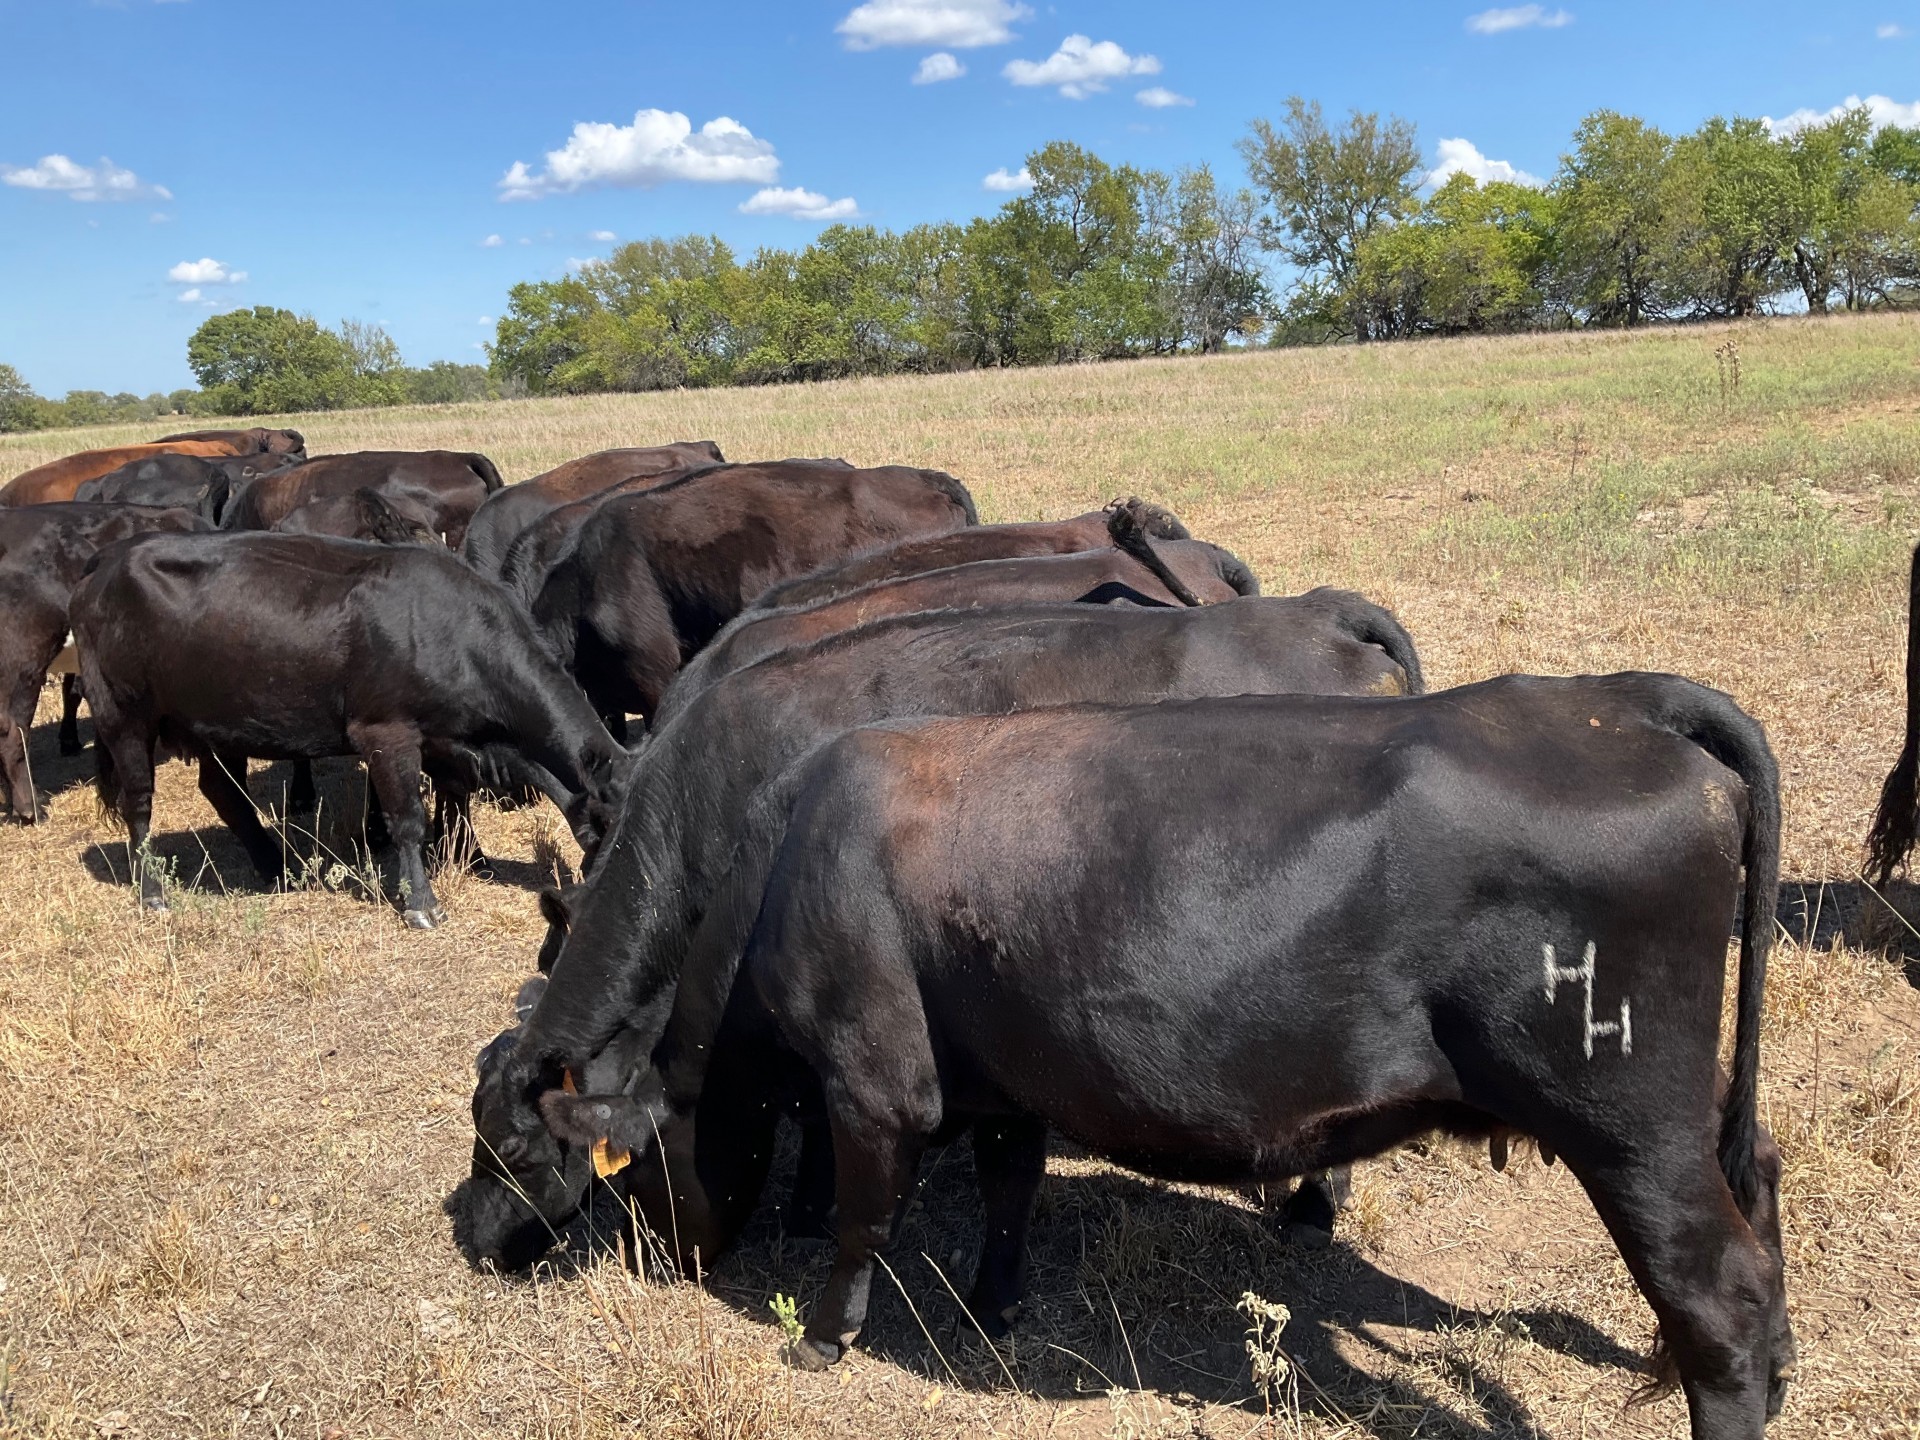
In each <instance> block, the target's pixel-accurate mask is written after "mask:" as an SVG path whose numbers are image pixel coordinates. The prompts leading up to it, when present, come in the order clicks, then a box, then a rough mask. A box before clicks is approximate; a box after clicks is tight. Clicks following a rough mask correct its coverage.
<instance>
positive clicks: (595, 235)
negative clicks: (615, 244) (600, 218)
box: [587, 230, 619, 245]
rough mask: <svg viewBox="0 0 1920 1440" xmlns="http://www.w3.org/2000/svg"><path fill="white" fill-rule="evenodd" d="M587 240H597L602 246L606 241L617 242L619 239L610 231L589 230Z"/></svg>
mask: <svg viewBox="0 0 1920 1440" xmlns="http://www.w3.org/2000/svg"><path fill="white" fill-rule="evenodd" d="M587 238H588V239H589V240H598V241H600V242H601V243H602V244H603V245H604V244H605V243H606V242H607V241H609V240H617V239H618V238H619V237H618V236H617V235H615V234H614V233H613V232H612V231H611V230H589V231H588V232H587Z"/></svg>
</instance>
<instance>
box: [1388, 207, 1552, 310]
mask: <svg viewBox="0 0 1920 1440" xmlns="http://www.w3.org/2000/svg"><path fill="white" fill-rule="evenodd" d="M1557 214H1558V206H1557V203H1556V201H1555V199H1554V197H1553V196H1552V195H1551V194H1550V193H1548V192H1547V191H1545V190H1541V189H1536V188H1534V187H1532V186H1528V185H1518V184H1514V183H1512V182H1509V181H1490V182H1488V183H1487V184H1485V185H1481V184H1478V183H1476V182H1475V181H1474V179H1473V177H1472V176H1470V175H1465V174H1456V175H1453V176H1451V177H1449V178H1448V180H1447V183H1446V184H1445V185H1442V186H1441V187H1440V188H1439V189H1438V190H1436V191H1435V192H1434V193H1433V195H1432V196H1431V197H1429V199H1428V200H1427V201H1426V202H1425V204H1423V205H1422V206H1421V207H1420V210H1419V213H1418V214H1417V215H1415V216H1413V217H1412V218H1410V219H1409V220H1408V222H1407V223H1405V224H1403V225H1397V226H1394V227H1392V228H1390V229H1384V230H1379V231H1376V232H1375V233H1374V234H1373V235H1371V236H1369V237H1368V238H1367V240H1366V242H1365V243H1364V244H1363V245H1362V246H1361V249H1360V265H1359V274H1358V278H1357V280H1356V287H1357V290H1358V292H1359V294H1360V296H1361V297H1362V298H1363V300H1364V303H1365V304H1366V305H1367V307H1368V310H1369V313H1370V316H1371V321H1370V323H1371V325H1372V327H1373V329H1374V331H1375V333H1377V334H1379V335H1381V336H1383V337H1389V336H1405V335H1423V334H1441V335H1458V334H1479V333H1487V332H1497V331H1511V330H1519V329H1523V328H1526V327H1528V326H1537V325H1542V324H1545V323H1548V322H1549V319H1550V315H1549V311H1548V306H1547V298H1546V293H1545V280H1546V276H1547V274H1548V272H1549V269H1550V266H1551V263H1552V259H1553V243H1554V228H1555V222H1556V218H1557Z"/></svg>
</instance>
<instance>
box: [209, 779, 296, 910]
mask: <svg viewBox="0 0 1920 1440" xmlns="http://www.w3.org/2000/svg"><path fill="white" fill-rule="evenodd" d="M200 793H201V794H202V795H204V796H206V797H207V803H208V804H209V805H211V806H213V811H214V814H216V815H218V816H219V817H220V820H221V823H222V824H224V825H225V826H226V827H227V829H229V830H231V831H232V832H233V835H234V838H235V839H236V840H238V841H239V842H240V844H241V847H242V848H243V849H245V850H246V852H247V858H248V859H249V860H251V861H252V862H253V868H254V869H255V870H257V871H259V872H260V878H261V879H262V880H264V881H266V882H267V883H268V884H269V885H277V884H280V883H281V882H282V881H284V880H285V879H286V878H287V857H286V852H285V850H283V849H282V848H281V845H280V842H279V841H278V840H276V839H275V838H274V836H273V832H272V831H270V830H268V829H267V827H266V826H265V825H262V824H261V823H260V813H259V812H258V811H257V810H255V809H254V808H253V797H252V796H251V795H249V794H248V793H247V757H246V756H245V755H236V754H231V753H228V752H224V751H215V750H203V751H202V752H201V754H200Z"/></svg>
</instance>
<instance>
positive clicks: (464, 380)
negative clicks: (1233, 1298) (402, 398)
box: [397, 360, 500, 405]
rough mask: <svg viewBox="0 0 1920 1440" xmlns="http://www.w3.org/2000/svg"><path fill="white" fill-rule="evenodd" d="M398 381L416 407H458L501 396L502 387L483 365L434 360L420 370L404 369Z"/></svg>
mask: <svg viewBox="0 0 1920 1440" xmlns="http://www.w3.org/2000/svg"><path fill="white" fill-rule="evenodd" d="M397 378H398V379H399V381H400V383H401V385H402V386H403V387H404V388H405V391H406V398H407V400H408V401H409V402H411V403H412V404H415V405H458V404H462V403H465V402H470V401H475V400H497V399H498V398H499V397H500V385H499V383H498V382H497V381H495V380H494V378H493V377H492V376H491V375H489V374H488V373H487V367H486V366H484V365H456V364H455V363H454V362H453V361H451V360H435V361H434V362H433V363H432V364H431V365H427V366H424V367H422V368H421V369H417V370H414V369H403V370H401V371H400V372H399V374H398V377H397Z"/></svg>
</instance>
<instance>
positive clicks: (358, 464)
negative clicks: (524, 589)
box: [220, 450, 500, 550]
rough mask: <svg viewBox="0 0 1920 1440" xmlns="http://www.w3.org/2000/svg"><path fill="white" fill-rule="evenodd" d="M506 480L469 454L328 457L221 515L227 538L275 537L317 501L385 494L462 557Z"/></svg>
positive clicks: (248, 493)
mask: <svg viewBox="0 0 1920 1440" xmlns="http://www.w3.org/2000/svg"><path fill="white" fill-rule="evenodd" d="M499 488H500V472H499V471H498V470H496V469H495V468H494V465H493V462H492V461H491V460H489V459H488V458H487V457H486V456H484V455H478V454H473V453H471V452H469V451H464V450H361V451H354V452H350V453H347V454H343V455H321V456H318V457H316V458H315V459H312V460H309V461H307V462H306V463H305V464H303V465H293V466H289V467H288V468H287V469H285V470H275V471H272V472H270V473H268V474H266V475H262V476H261V477H260V478H259V479H257V480H255V481H253V482H252V483H251V484H249V485H247V486H246V487H245V488H244V489H241V490H236V491H235V492H234V494H233V497H232V498H231V499H230V500H229V501H228V502H227V508H226V509H225V510H224V511H222V512H221V515H220V528H221V529H222V530H272V529H276V528H278V527H279V525H280V522H281V521H283V520H285V519H286V518H287V516H288V515H289V514H291V513H292V512H293V511H294V510H295V509H297V508H298V507H299V506H302V505H305V504H307V503H308V502H309V501H313V500H324V499H328V498H330V497H333V496H346V495H352V494H353V493H354V492H355V491H358V490H363V489H366V490H375V491H378V492H379V494H380V496H381V498H383V499H385V500H387V501H389V502H390V503H393V504H395V505H399V506H402V507H403V508H405V507H411V512H412V513H417V514H420V515H424V516H426V517H428V520H429V523H430V524H431V525H432V528H433V532H434V533H435V534H436V535H444V536H445V537H446V540H447V544H448V546H449V547H451V548H453V549H456V550H457V549H458V548H459V547H460V542H461V541H462V540H464V539H465V538H466V533H467V522H468V521H470V520H472V519H473V516H474V512H475V511H477V510H478V509H479V508H480V506H481V504H482V502H484V501H485V500H486V498H487V496H489V495H491V494H493V493H494V492H495V491H496V490H498V489H499Z"/></svg>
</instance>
